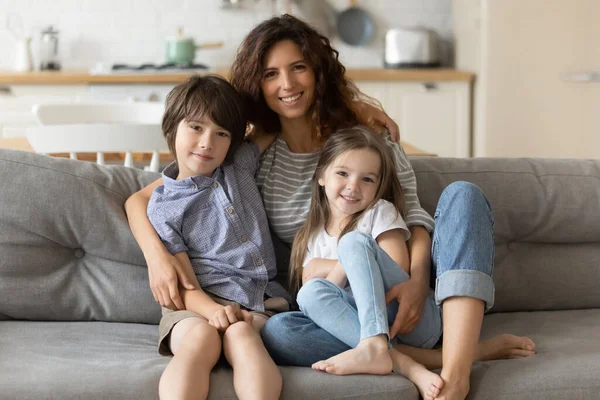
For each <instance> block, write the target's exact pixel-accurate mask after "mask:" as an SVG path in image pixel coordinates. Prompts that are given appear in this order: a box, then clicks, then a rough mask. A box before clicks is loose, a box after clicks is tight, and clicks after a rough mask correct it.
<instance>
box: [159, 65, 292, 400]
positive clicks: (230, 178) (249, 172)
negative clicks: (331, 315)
mask: <svg viewBox="0 0 600 400" xmlns="http://www.w3.org/2000/svg"><path fill="white" fill-rule="evenodd" d="M246 121H247V119H246V110H245V107H244V102H243V100H242V98H241V96H240V95H239V94H238V93H237V92H236V90H235V89H234V88H233V87H232V86H231V85H230V84H229V83H228V82H227V81H225V80H224V79H222V78H219V77H215V76H206V77H200V76H193V77H191V78H190V79H188V80H187V81H186V82H184V83H182V84H180V85H178V86H177V87H175V88H174V89H173V90H172V91H171V93H170V94H169V96H168V97H167V102H166V110H165V114H164V117H163V123H162V127H163V132H164V135H165V138H166V140H167V142H168V144H169V148H170V150H171V151H172V153H173V155H174V156H175V159H176V161H175V162H173V163H172V164H171V165H169V166H168V167H167V168H166V169H165V171H164V172H163V183H164V184H163V185H161V186H158V187H156V188H155V190H154V192H153V194H152V197H151V199H150V203H149V206H148V218H149V220H150V222H151V223H152V226H153V227H154V229H156V232H157V233H158V235H159V237H160V238H161V240H162V242H163V244H164V245H165V247H166V248H167V250H168V251H169V252H170V253H171V254H173V255H174V256H175V257H176V259H177V260H178V261H179V262H180V264H181V265H182V266H183V273H184V274H185V275H186V276H187V278H188V280H189V281H190V282H193V288H192V289H188V290H186V289H184V288H181V289H180V291H181V297H182V300H183V303H184V307H185V309H184V310H179V311H172V310H170V309H168V308H163V317H162V319H161V321H160V326H159V351H160V353H161V354H165V355H170V354H174V357H173V359H172V360H171V362H170V363H169V364H168V365H167V367H166V368H165V371H164V373H163V375H162V377H161V380H160V384H159V394H160V397H161V398H162V399H165V398H174V399H181V398H192V397H193V398H206V397H207V396H208V388H209V377H210V371H211V370H212V368H213V367H214V365H215V364H216V363H217V361H218V360H219V357H220V356H221V353H223V354H224V356H225V358H226V359H227V361H228V362H229V363H230V364H231V366H232V367H233V371H234V388H235V392H236V394H237V396H238V398H240V399H250V398H252V399H278V398H279V396H280V393H281V387H282V383H281V376H280V374H279V370H278V369H277V367H276V365H275V363H274V362H273V360H272V359H271V358H270V357H269V354H268V353H267V351H266V349H265V347H264V345H263V343H262V340H261V338H260V335H259V332H260V328H261V327H262V326H263V325H264V324H265V322H266V320H267V318H268V317H269V316H270V315H272V314H273V311H275V310H278V311H282V310H285V309H287V308H288V307H287V304H288V302H287V300H288V299H289V295H288V294H287V292H286V291H285V289H283V287H282V286H280V285H279V284H278V283H276V282H275V281H274V280H273V279H274V278H275V274H276V268H275V254H274V251H273V245H272V243H271V240H270V234H269V226H268V223H267V217H266V214H265V211H264V207H263V205H262V200H261V197H260V193H259V192H258V189H257V187H256V184H255V182H254V172H255V171H256V169H257V168H258V158H259V155H260V151H262V150H264V148H265V147H266V146H268V144H270V142H271V141H272V140H269V138H268V137H265V138H261V139H256V140H257V142H256V143H249V142H244V135H245V131H246ZM249 365H250V366H252V367H251V368H249V367H248V366H249Z"/></svg>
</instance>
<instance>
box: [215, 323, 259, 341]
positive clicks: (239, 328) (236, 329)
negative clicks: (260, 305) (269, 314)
mask: <svg viewBox="0 0 600 400" xmlns="http://www.w3.org/2000/svg"><path fill="white" fill-rule="evenodd" d="M254 337H259V335H258V333H257V332H256V330H255V329H254V327H253V326H252V324H251V323H248V322H245V321H240V322H236V323H235V324H233V325H231V326H230V327H229V328H227V330H226V331H225V334H224V335H223V340H240V339H247V338H254Z"/></svg>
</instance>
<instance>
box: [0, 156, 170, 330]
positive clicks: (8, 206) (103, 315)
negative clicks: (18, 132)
mask: <svg viewBox="0 0 600 400" xmlns="http://www.w3.org/2000/svg"><path fill="white" fill-rule="evenodd" d="M157 176H158V174H151V173H145V172H143V171H141V170H136V169H132V168H126V167H121V166H114V167H102V166H99V165H97V164H94V163H89V162H83V161H74V160H68V159H57V158H51V157H47V156H43V155H40V154H34V153H28V152H22V151H9V150H0V182H3V183H4V188H3V189H2V191H0V205H1V208H0V254H2V257H1V258H0V319H11V318H12V319H20V320H63V321H73V320H78V321H91V320H99V321H119V322H144V323H157V322H158V321H159V319H160V307H159V306H158V305H157V303H156V302H155V301H154V299H153V297H152V293H151V291H150V289H149V285H148V273H147V268H146V264H145V261H144V258H143V255H142V253H141V251H140V249H139V247H138V245H137V243H136V242H135V240H134V238H133V235H132V234H131V230H130V229H129V225H128V224H127V219H126V216H125V212H124V209H123V204H124V202H125V200H126V199H127V197H128V196H129V195H131V194H132V193H133V192H135V191H136V190H139V189H140V188H141V187H143V186H145V185H146V184H148V183H150V182H152V181H153V180H154V179H156V177H157Z"/></svg>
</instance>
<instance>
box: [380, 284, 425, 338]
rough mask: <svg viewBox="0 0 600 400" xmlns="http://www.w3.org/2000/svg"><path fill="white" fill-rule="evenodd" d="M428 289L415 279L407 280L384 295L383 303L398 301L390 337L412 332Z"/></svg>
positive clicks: (418, 318)
mask: <svg viewBox="0 0 600 400" xmlns="http://www.w3.org/2000/svg"><path fill="white" fill-rule="evenodd" d="M427 294H428V289H427V288H426V289H425V290H424V289H423V285H422V284H421V283H420V282H418V281H417V280H416V279H409V280H408V281H406V282H403V283H399V284H398V285H396V286H394V287H393V288H391V289H390V290H389V291H388V292H387V293H386V295H385V302H386V303H389V302H390V301H392V300H397V301H398V304H399V306H398V313H397V314H396V319H395V320H394V323H393V324H392V326H391V327H390V337H391V338H393V337H396V335H398V334H406V333H408V332H410V331H412V330H413V329H414V328H415V326H416V325H417V323H418V322H419V320H420V319H421V315H423V308H424V307H425V301H426V300H427Z"/></svg>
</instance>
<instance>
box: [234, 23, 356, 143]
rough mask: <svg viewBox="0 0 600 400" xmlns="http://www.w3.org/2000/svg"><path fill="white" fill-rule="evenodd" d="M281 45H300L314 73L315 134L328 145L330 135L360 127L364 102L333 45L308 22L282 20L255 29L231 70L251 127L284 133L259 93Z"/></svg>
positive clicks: (312, 111)
mask: <svg viewBox="0 0 600 400" xmlns="http://www.w3.org/2000/svg"><path fill="white" fill-rule="evenodd" d="M282 40H291V41H293V42H294V43H296V44H297V45H298V47H299V48H300V51H301V52H302V55H303V57H304V60H305V61H306V62H307V63H308V64H309V65H310V66H311V67H312V69H313V71H314V73H315V91H314V103H313V105H312V107H311V109H310V111H309V112H311V113H312V122H313V126H314V130H313V132H314V133H313V134H314V135H315V138H316V139H319V140H325V139H326V138H327V137H328V136H329V135H330V134H331V133H332V132H335V131H337V130H339V129H342V128H348V127H351V126H354V125H357V124H358V123H359V122H358V120H357V115H356V111H355V104H356V100H358V99H362V98H364V96H361V94H360V92H359V90H358V89H357V88H356V86H355V85H354V83H353V82H352V81H350V80H348V79H346V77H345V76H344V74H345V72H346V68H345V67H344V66H343V65H342V64H341V63H340V62H339V60H338V55H339V53H338V51H337V50H335V49H334V48H332V47H331V44H330V43H329V39H327V38H326V37H325V36H323V35H321V34H320V33H319V32H317V31H316V30H315V29H314V28H312V27H311V26H310V25H308V24H307V23H306V22H304V21H301V20H299V19H298V18H295V17H293V16H291V15H288V14H284V15H282V16H279V17H274V18H271V19H268V20H266V21H264V22H262V23H261V24H259V25H258V26H256V27H255V28H254V29H252V31H250V33H249V34H248V36H246V39H244V41H243V42H242V44H241V45H240V47H239V49H238V52H237V56H236V59H235V61H234V63H233V65H232V67H231V83H232V84H233V86H234V87H235V88H236V89H237V90H238V91H239V92H240V93H241V94H242V95H243V96H244V97H245V99H246V101H247V102H248V103H249V107H250V108H249V109H250V118H251V119H252V123H253V124H254V125H256V126H258V127H259V128H261V129H262V130H263V131H264V132H266V133H279V132H281V124H280V122H279V116H278V115H277V114H276V113H275V112H274V111H273V110H271V109H270V108H269V106H268V105H267V103H266V101H265V99H264V97H263V94H262V92H261V81H262V77H263V66H264V57H265V54H266V53H267V51H269V49H270V48H271V47H272V46H273V45H274V44H276V43H277V42H280V41H282Z"/></svg>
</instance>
